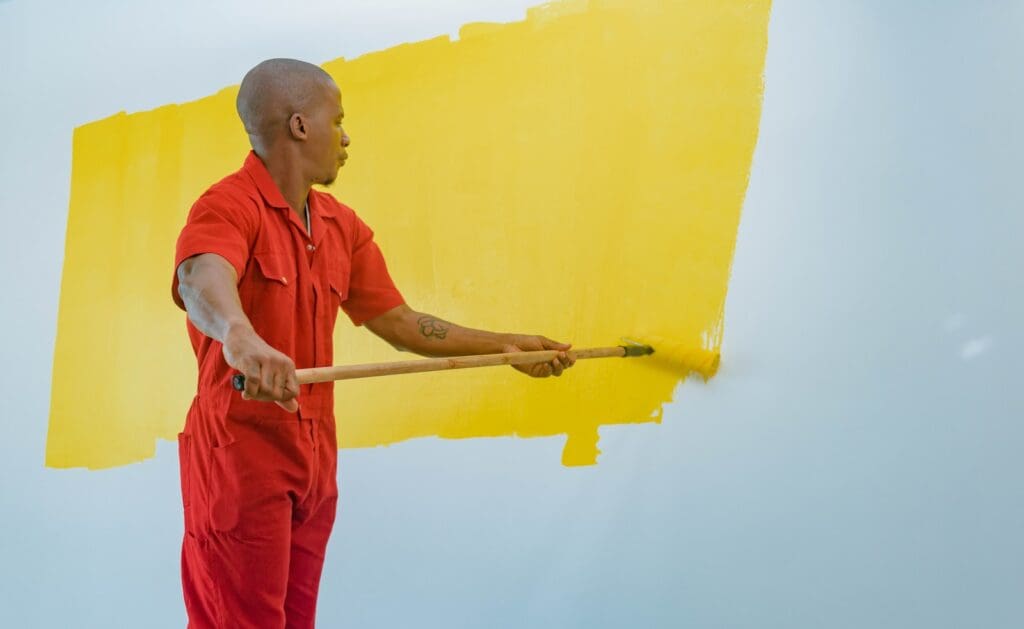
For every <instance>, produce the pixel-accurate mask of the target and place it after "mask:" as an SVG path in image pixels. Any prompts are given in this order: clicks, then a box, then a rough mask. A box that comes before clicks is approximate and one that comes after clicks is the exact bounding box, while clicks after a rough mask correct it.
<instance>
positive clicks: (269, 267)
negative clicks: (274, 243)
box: [250, 252, 295, 314]
mask: <svg viewBox="0 0 1024 629" xmlns="http://www.w3.org/2000/svg"><path fill="white" fill-rule="evenodd" d="M253 258H255V260H256V264H255V265H254V267H255V268H254V271H255V273H254V274H253V278H252V280H253V281H252V290H253V303H254V304H257V303H265V302H266V301H267V300H270V301H271V302H273V303H275V305H278V304H280V305H287V302H289V301H291V302H294V300H295V261H294V260H292V259H291V258H289V257H288V256H286V255H282V254H280V253H276V252H269V253H255V254H253ZM250 314H251V313H250Z"/></svg>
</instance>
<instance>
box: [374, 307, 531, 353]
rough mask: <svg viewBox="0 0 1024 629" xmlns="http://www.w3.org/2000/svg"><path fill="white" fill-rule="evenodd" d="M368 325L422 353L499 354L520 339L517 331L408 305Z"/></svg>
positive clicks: (401, 346)
mask: <svg viewBox="0 0 1024 629" xmlns="http://www.w3.org/2000/svg"><path fill="white" fill-rule="evenodd" d="M366 325H367V327H369V328H370V330H371V331H372V332H374V333H375V334H377V335H378V336H380V337H381V338H383V339H384V340H386V341H388V342H389V343H391V344H392V345H394V346H395V347H397V348H399V349H401V350H405V351H410V352H413V353H416V354H419V355H421V356H468V355H472V354H496V353H499V352H502V351H504V349H505V347H506V346H508V345H513V344H515V339H516V335H514V334H501V333H497V332H488V331H486V330H475V329H473V328H467V327H463V326H461V325H456V324H454V323H451V322H450V321H445V320H444V319H441V318H439V317H435V316H433V315H430V314H427V313H423V312H416V311H415V310H412V309H411V308H409V307H408V306H404V307H399V308H396V309H395V310H393V311H392V312H389V313H387V314H385V315H382V316H381V317H378V318H377V319H375V320H373V321H368V322H367V324H366Z"/></svg>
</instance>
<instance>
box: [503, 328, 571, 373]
mask: <svg viewBox="0 0 1024 629" xmlns="http://www.w3.org/2000/svg"><path fill="white" fill-rule="evenodd" d="M511 341H512V343H511V344H509V345H506V346H505V347H504V348H503V349H502V351H503V352H534V351H541V350H546V349H556V350H558V356H557V357H556V358H555V359H554V360H552V361H551V362H549V363H534V364H532V365H513V366H512V367H513V368H514V369H518V370H519V371H521V372H523V373H525V374H526V375H528V376H532V377H534V378H547V377H548V376H556V377H557V376H560V375H562V372H563V371H565V370H566V369H568V368H569V367H572V366H573V365H575V364H576V356H575V355H573V353H572V352H570V351H569V349H570V348H571V347H572V345H569V344H567V343H559V342H558V341H552V340H551V339H549V338H547V337H544V336H530V335H526V334H516V335H513V336H512V338H511Z"/></svg>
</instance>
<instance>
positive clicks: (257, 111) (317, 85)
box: [235, 59, 338, 153]
mask: <svg viewBox="0 0 1024 629" xmlns="http://www.w3.org/2000/svg"><path fill="white" fill-rule="evenodd" d="M337 89H338V88H337V86H336V85H335V84H334V80H333V79H331V75H329V74H327V73H326V72H324V71H323V69H321V68H320V67H318V66H315V65H313V64H312V63H306V62H305V61H299V60H297V59H268V60H266V61H264V62H262V63H260V64H259V65H257V66H256V67H254V68H253V69H252V70H249V72H248V73H247V74H246V75H245V78H244V79H242V86H241V88H240V89H239V90H238V98H237V100H236V101H235V107H236V108H237V109H238V116H239V118H241V119H242V124H243V125H245V131H246V133H248V134H249V142H250V143H251V144H252V147H253V148H254V149H256V152H257V153H261V152H263V151H265V150H267V149H269V147H270V146H272V145H273V144H274V143H275V142H277V140H278V139H280V138H281V137H283V136H286V135H287V134H288V133H289V128H288V125H289V120H290V119H291V117H292V116H293V115H295V114H304V115H309V114H310V113H311V109H313V108H315V107H317V106H318V105H319V103H320V101H322V100H323V99H324V95H325V94H330V93H331V92H333V93H337Z"/></svg>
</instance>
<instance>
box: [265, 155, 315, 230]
mask: <svg viewBox="0 0 1024 629" xmlns="http://www.w3.org/2000/svg"><path fill="white" fill-rule="evenodd" d="M259 157H260V159H261V160H263V165H264V166H266V167H267V172H269V173H270V178H271V179H273V180H274V183H275V184H277V189H278V190H280V191H281V196H283V197H284V200H285V202H287V203H288V206H289V207H291V208H292V210H293V211H294V212H295V213H296V214H297V215H298V217H299V220H301V221H302V222H303V223H305V221H306V199H307V198H308V197H309V189H310V188H311V187H312V184H311V182H310V181H309V180H308V179H307V178H306V177H305V176H303V174H302V172H301V168H300V167H299V166H298V161H297V160H294V159H288V158H287V157H284V156H276V155H267V156H263V155H260V156H259Z"/></svg>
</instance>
